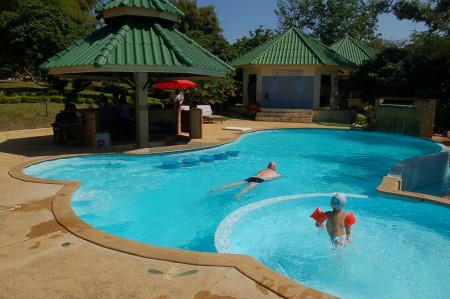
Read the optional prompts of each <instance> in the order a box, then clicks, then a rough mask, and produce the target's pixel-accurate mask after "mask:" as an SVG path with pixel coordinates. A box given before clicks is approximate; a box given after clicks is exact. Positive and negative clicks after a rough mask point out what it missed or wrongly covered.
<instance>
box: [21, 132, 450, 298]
mask: <svg viewBox="0 0 450 299" xmlns="http://www.w3.org/2000/svg"><path fill="white" fill-rule="evenodd" d="M440 150H441V147H440V146H438V145H437V144H435V143H433V142H429V141H426V140H419V139H416V138H410V137H406V136H398V135H390V134H380V133H374V132H360V131H348V130H344V131H341V130H320V129H300V130H298V129H290V130H273V131H265V132H257V133H252V134H248V135H246V136H244V137H243V138H241V139H240V140H239V141H237V142H234V143H232V144H228V145H225V146H220V147H216V148H211V149H207V150H202V151H191V152H183V153H176V154H165V155H148V156H139V157H136V156H131V155H96V156H80V157H73V158H67V159H59V160H54V161H49V162H45V163H40V164H36V165H34V166H31V167H29V168H27V169H26V170H25V173H26V174H28V175H31V176H38V177H46V178H53V179H71V180H82V181H83V182H84V183H83V185H82V186H81V188H80V189H79V190H77V192H76V193H75V194H74V196H73V198H72V201H73V209H74V210H75V211H76V213H77V214H78V215H79V217H80V218H81V219H83V220H84V221H86V222H88V223H89V224H91V225H92V226H94V227H96V228H98V229H101V230H104V231H107V232H110V233H113V234H116V235H118V236H121V237H124V238H127V239H132V240H139V241H142V242H146V243H149V244H155V245H159V246H166V247H175V248H182V249H189V250H197V251H207V252H216V251H217V250H219V251H221V252H233V253H245V254H249V255H251V256H253V257H255V258H257V259H258V260H260V261H261V262H263V263H264V264H266V265H268V266H269V267H271V268H273V269H275V270H277V271H279V272H280V273H283V274H285V275H287V276H289V277H291V278H293V279H295V280H297V281H299V282H301V283H303V284H305V285H307V286H310V287H313V288H316V289H319V290H322V291H325V292H328V293H331V294H334V295H337V296H341V297H344V298H360V297H361V294H364V298H379V297H380V296H381V297H383V296H384V297H386V294H399V295H401V296H402V297H405V296H407V295H411V294H412V293H414V292H415V294H420V295H425V296H428V295H430V296H432V297H433V298H438V297H439V296H441V295H442V294H447V293H448V291H449V288H448V287H447V286H446V285H445V283H444V282H441V279H440V278H441V277H446V276H448V274H449V270H448V269H449V267H448V266H449V265H450V262H449V257H448V254H447V253H446V250H442V248H448V245H450V243H449V242H450V241H449V238H450V237H449V235H450V224H449V220H448V219H450V218H449V217H448V216H450V214H449V209H447V208H443V207H440V206H435V205H432V204H418V203H415V202H410V201H405V200H390V199H389V198H388V197H386V196H381V195H380V194H378V193H376V191H375V188H376V187H377V186H378V184H379V183H380V182H381V179H382V177H383V176H384V175H386V174H387V173H388V172H389V170H390V169H391V168H392V167H393V166H394V165H395V163H397V162H398V161H400V160H403V159H407V158H411V157H415V156H420V155H425V154H430V153H434V152H437V151H440ZM227 152H233V153H236V154H237V155H223V154H224V153H227ZM214 154H216V155H217V154H218V155H222V158H224V157H225V156H226V159H225V158H224V159H214V160H211V161H210V162H199V163H198V164H189V166H188V165H186V164H183V163H182V161H183V160H186V159H200V157H201V156H202V155H209V156H214ZM271 160H275V161H276V162H277V164H278V171H279V172H281V173H282V174H284V175H285V176H286V177H284V178H280V179H277V180H275V181H273V182H270V183H264V184H261V185H259V186H257V187H256V188H255V189H254V190H251V191H250V192H249V193H248V194H246V195H245V196H243V197H242V198H241V201H236V200H235V199H234V198H233V195H234V194H236V193H238V192H239V191H240V187H236V188H232V189H227V190H222V191H218V192H209V191H210V190H211V189H213V188H215V187H218V186H220V185H224V184H227V183H230V182H233V181H238V180H241V179H243V178H245V177H247V176H250V175H252V174H254V173H256V172H257V171H258V170H259V169H260V168H263V167H265V166H266V165H267V163H268V162H269V161H271ZM173 162H178V163H180V167H179V168H175V169H173V168H171V167H167V165H168V163H173ZM336 191H338V192H343V193H346V194H347V195H348V197H349V201H348V205H347V210H348V211H354V213H355V214H356V217H357V219H358V224H357V226H356V227H355V228H354V242H353V244H351V245H350V246H347V247H345V248H342V250H336V249H334V248H331V247H330V246H329V244H328V238H327V236H326V233H325V232H323V231H321V230H317V229H316V228H315V227H314V224H313V221H312V220H311V219H310V218H309V214H311V213H312V211H313V210H314V208H315V207H317V206H318V207H321V208H322V209H323V210H327V209H328V201H329V195H330V194H331V193H333V192H336ZM144 212H146V213H144ZM415 219H419V223H415V221H414V220H415ZM224 244H225V245H224ZM262 244H263V245H264V246H261V245H262ZM405 252H406V253H410V254H405ZM407 261H411V263H410V264H407V265H405V263H406V262H407ZM419 261H420V262H419ZM356 262H360V263H356ZM325 269H328V270H327V271H325ZM418 269H420V270H419V272H420V275H417V272H418ZM365 270H369V271H365ZM343 273H344V275H342V274H343ZM335 277H341V279H335ZM404 277H408V280H406V282H405V279H404ZM424 285H426V286H424ZM369 289H370V291H371V293H372V294H373V295H371V294H365V292H367V290H369Z"/></svg>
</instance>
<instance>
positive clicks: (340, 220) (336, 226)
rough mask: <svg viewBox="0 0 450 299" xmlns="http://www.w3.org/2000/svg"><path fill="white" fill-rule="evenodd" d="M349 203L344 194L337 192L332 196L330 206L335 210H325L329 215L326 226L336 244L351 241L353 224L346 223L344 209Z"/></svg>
mask: <svg viewBox="0 0 450 299" xmlns="http://www.w3.org/2000/svg"><path fill="white" fill-rule="evenodd" d="M346 204H347V198H346V197H345V195H344V194H340V193H335V194H333V196H332V197H331V200H330V206H331V207H332V208H333V211H328V212H325V215H326V216H327V220H326V224H325V227H326V229H327V232H328V235H329V236H330V239H331V242H332V243H333V244H334V245H335V246H342V245H344V244H346V243H348V242H351V232H352V230H351V226H346V225H345V217H346V216H347V214H346V213H345V212H344V211H343V208H344V206H345V205H346Z"/></svg>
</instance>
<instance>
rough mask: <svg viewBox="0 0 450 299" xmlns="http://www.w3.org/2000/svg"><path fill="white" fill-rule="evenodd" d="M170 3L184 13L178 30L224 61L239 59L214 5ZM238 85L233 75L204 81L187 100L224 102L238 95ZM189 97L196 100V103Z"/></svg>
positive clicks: (177, 0) (179, 0)
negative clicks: (221, 24)
mask: <svg viewBox="0 0 450 299" xmlns="http://www.w3.org/2000/svg"><path fill="white" fill-rule="evenodd" d="M170 2H171V3H172V4H174V5H175V6H176V7H177V8H178V9H179V10H181V11H182V12H183V13H184V15H185V17H184V19H183V20H182V21H181V23H180V24H179V25H178V30H179V31H181V32H183V33H184V34H185V35H186V36H188V37H189V38H191V39H192V40H194V41H195V42H196V43H198V44H199V45H201V46H202V47H203V48H205V49H207V50H208V51H210V52H211V53H212V54H214V55H216V56H217V57H219V58H220V59H221V60H223V61H225V62H230V61H232V60H233V59H235V58H236V54H235V52H234V50H233V48H232V47H231V45H230V43H229V42H228V41H227V40H226V39H225V37H224V36H223V35H222V28H221V27H220V24H219V20H218V18H217V14H216V12H215V10H214V7H213V6H205V7H201V8H198V7H197V1H196V0H171V1H170ZM237 86H238V82H236V80H234V79H233V78H232V77H231V76H227V77H226V78H223V79H222V78H221V79H214V80H201V81H199V82H198V86H197V88H196V89H195V90H193V91H189V98H187V102H188V103H190V104H192V105H193V104H197V103H205V104H215V103H224V102H227V101H229V100H230V99H234V98H235V95H236V90H237ZM189 99H195V103H194V102H193V100H191V101H189Z"/></svg>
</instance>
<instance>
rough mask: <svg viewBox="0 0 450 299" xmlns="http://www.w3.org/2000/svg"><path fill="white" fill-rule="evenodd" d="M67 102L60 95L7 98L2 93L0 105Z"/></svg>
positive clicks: (28, 95)
mask: <svg viewBox="0 0 450 299" xmlns="http://www.w3.org/2000/svg"><path fill="white" fill-rule="evenodd" d="M65 100H66V98H65V97H63V96H58V95H33V94H20V95H12V96H7V95H5V94H4V93H3V94H2V93H0V104H18V103H45V102H51V103H64V101H65Z"/></svg>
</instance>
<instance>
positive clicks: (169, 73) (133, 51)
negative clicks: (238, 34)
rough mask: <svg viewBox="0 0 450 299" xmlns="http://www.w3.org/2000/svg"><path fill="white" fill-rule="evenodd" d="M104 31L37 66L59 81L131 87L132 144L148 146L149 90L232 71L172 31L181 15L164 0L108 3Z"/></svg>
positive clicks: (102, 8) (99, 14)
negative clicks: (82, 80) (118, 83)
mask: <svg viewBox="0 0 450 299" xmlns="http://www.w3.org/2000/svg"><path fill="white" fill-rule="evenodd" d="M96 14H97V17H98V18H103V19H104V22H105V26H103V27H101V28H100V29H98V30H97V31H95V32H94V33H92V34H91V35H89V36H87V37H85V38H83V39H80V40H78V41H77V42H75V43H74V44H72V45H70V46H69V47H67V48H66V49H64V50H63V51H61V52H59V53H58V54H56V55H54V56H53V57H51V58H49V59H48V60H47V61H45V62H44V63H42V64H41V66H40V67H41V68H43V69H48V70H49V73H50V74H52V75H55V76H60V77H70V78H85V79H98V80H119V81H122V82H127V83H129V84H130V85H132V86H133V87H134V88H135V99H136V103H135V108H136V143H137V146H138V147H147V146H148V144H149V125H148V103H147V97H148V86H149V85H150V86H151V85H152V84H153V83H155V82H157V81H159V80H161V79H165V78H191V79H195V78H196V77H225V76H226V74H227V73H229V72H232V71H234V68H233V67H231V66H229V65H228V64H226V63H225V62H223V61H221V60H220V59H219V58H217V57H216V56H214V55H213V54H211V53H210V52H208V51H207V50H206V49H204V48H202V47H201V46H200V45H198V44H197V43H196V42H195V41H193V40H192V39H190V38H188V37H187V36H185V35H184V34H182V33H181V32H179V31H178V30H176V29H175V25H176V23H177V22H178V21H179V19H180V18H182V17H184V14H183V13H182V12H181V11H180V10H178V9H177V8H176V7H174V6H173V5H171V4H170V3H168V2H167V1H165V0H141V1H129V0H111V1H108V2H107V3H105V4H103V5H102V6H100V7H99V8H98V9H96Z"/></svg>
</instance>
